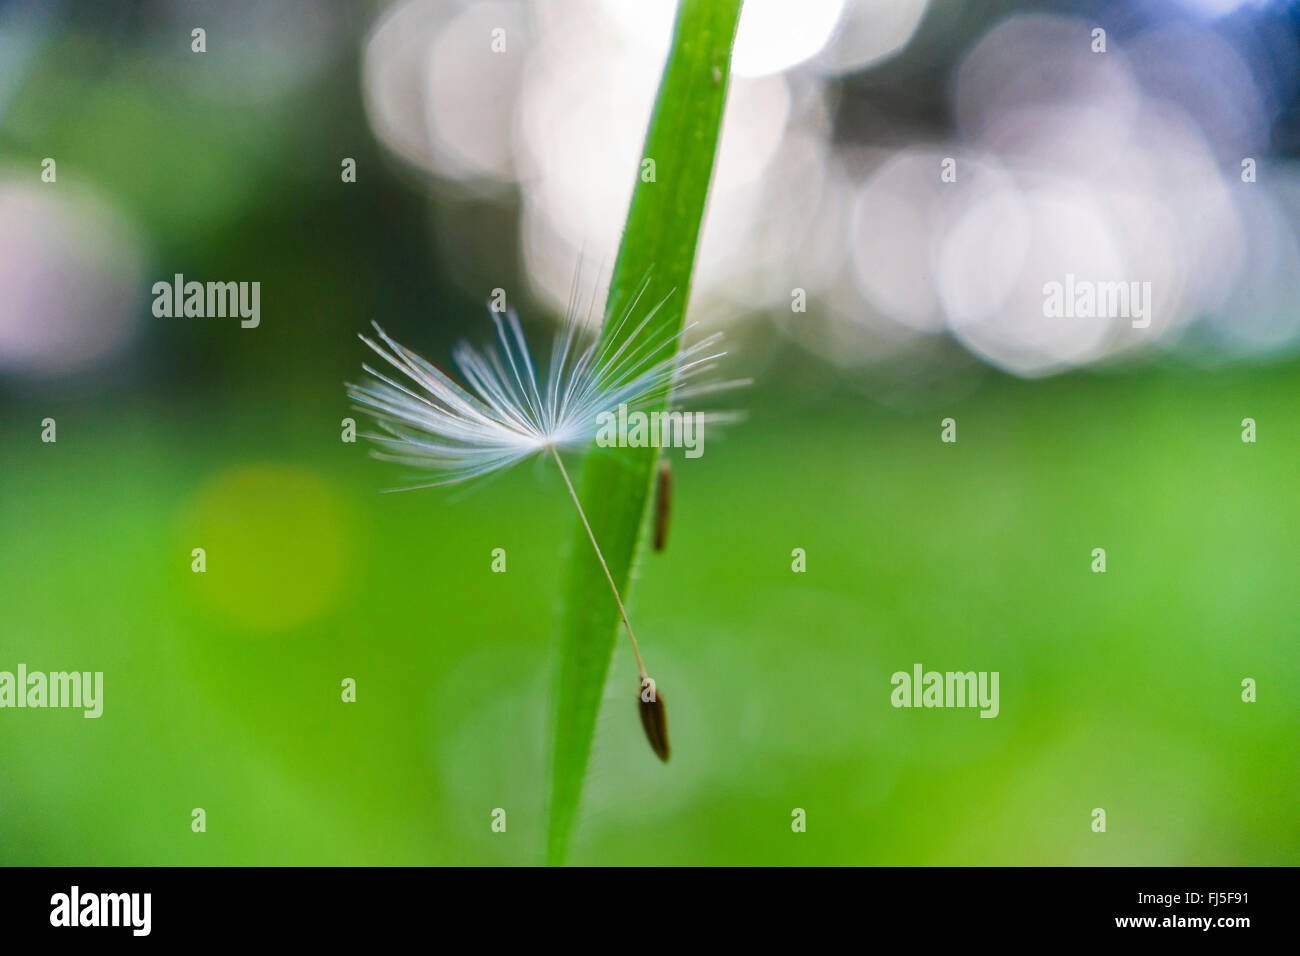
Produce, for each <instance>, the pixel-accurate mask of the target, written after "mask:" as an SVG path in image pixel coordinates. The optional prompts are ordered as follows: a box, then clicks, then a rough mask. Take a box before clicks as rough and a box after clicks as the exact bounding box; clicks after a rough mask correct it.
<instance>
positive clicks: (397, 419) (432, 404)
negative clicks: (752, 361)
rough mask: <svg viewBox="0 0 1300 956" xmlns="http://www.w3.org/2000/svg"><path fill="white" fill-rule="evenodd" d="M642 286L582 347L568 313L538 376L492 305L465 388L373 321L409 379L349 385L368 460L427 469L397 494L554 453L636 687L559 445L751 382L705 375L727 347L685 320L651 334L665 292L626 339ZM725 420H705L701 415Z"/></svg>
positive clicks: (656, 728)
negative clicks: (608, 417)
mask: <svg viewBox="0 0 1300 956" xmlns="http://www.w3.org/2000/svg"><path fill="white" fill-rule="evenodd" d="M648 286H649V277H648V276H647V277H646V279H645V280H643V281H642V283H641V285H640V286H639V287H638V289H637V290H636V292H635V294H634V295H633V297H632V300H631V302H630V304H629V305H628V307H627V308H626V309H625V310H624V311H623V313H622V315H621V316H620V317H619V318H618V320H617V324H616V326H615V328H614V329H613V330H612V334H611V335H609V336H607V337H605V338H603V339H599V340H597V341H594V342H592V343H590V344H588V345H586V346H585V347H582V346H581V345H580V343H579V334H580V332H579V319H578V315H579V313H580V310H579V309H576V308H574V309H571V310H570V315H569V319H568V321H567V322H566V324H565V328H564V329H563V331H562V332H561V333H560V334H559V335H557V336H556V338H555V340H554V343H553V345H552V348H551V358H550V363H549V365H548V367H547V370H546V374H545V376H544V377H543V376H539V375H538V371H537V366H536V364H535V363H534V362H533V359H532V356H531V354H530V353H529V351H528V346H527V343H526V342H525V340H524V334H523V329H522V328H521V327H520V324H519V319H518V317H517V316H516V315H515V313H514V312H513V311H510V312H508V313H507V314H506V316H505V317H504V318H503V317H502V316H501V315H500V314H499V313H496V312H492V313H491V315H492V321H493V324H494V325H495V328H496V336H497V345H496V346H495V347H487V348H484V349H481V350H479V349H475V348H473V347H471V346H469V345H468V344H466V343H463V342H462V343H461V344H460V345H458V346H456V348H455V349H453V351H452V358H453V359H454V360H455V363H456V366H457V367H458V368H459V369H460V372H461V375H462V377H463V379H464V383H465V384H464V385H461V384H460V383H458V382H456V381H455V380H453V379H452V378H451V377H450V376H449V375H447V374H446V373H445V372H443V371H442V370H441V369H439V368H437V367H436V366H435V365H433V364H432V363H430V362H428V361H426V360H425V359H423V358H421V357H420V356H419V355H417V354H416V353H414V352H412V351H411V350H410V349H407V348H406V347H404V346H403V345H401V344H399V343H398V342H396V341H394V340H393V339H392V338H390V337H389V336H388V335H387V334H386V333H385V332H384V331H383V329H381V328H380V327H379V326H378V325H375V332H376V334H377V337H378V340H377V341H376V340H375V339H371V338H367V337H366V336H364V335H363V336H361V340H362V341H363V342H365V343H366V344H367V345H368V346H370V348H371V349H373V350H374V352H375V353H376V354H377V355H378V356H379V357H380V358H382V359H383V360H384V361H385V362H387V363H388V365H390V366H392V367H393V369H396V370H397V371H398V372H400V373H401V376H404V378H405V380H403V379H402V378H401V377H396V378H395V377H390V376H391V373H385V372H382V371H379V370H377V369H375V368H372V367H371V366H369V365H363V366H362V367H363V368H364V369H365V371H366V372H367V373H369V375H370V376H371V377H372V378H373V379H374V380H375V381H373V382H368V383H367V384H364V385H353V384H349V385H348V386H347V393H348V396H349V398H350V399H351V400H352V401H353V403H354V404H355V405H356V407H357V408H358V409H359V410H361V411H364V412H367V413H369V414H370V415H371V416H373V417H374V419H375V421H376V423H377V424H378V426H379V428H380V429H381V431H382V434H379V433H373V434H368V435H366V436H365V437H367V438H369V439H371V440H373V441H375V442H377V443H378V444H379V445H380V448H381V449H382V450H379V451H376V452H375V453H374V454H375V457H377V458H381V459H384V460H386V461H394V462H399V463H401V464H405V465H409V466H412V467H414V468H418V469H421V470H424V471H426V472H429V473H430V480H427V481H421V482H418V483H416V484H413V485H408V486H406V487H403V488H396V489H392V490H394V491H410V490H414V489H417V488H429V487H434V486H437V485H446V484H452V483H455V482H460V481H466V480H469V479H471V478H477V477H481V476H484V475H487V474H490V473H493V472H496V471H500V470H502V469H504V468H508V467H510V466H512V465H515V464H518V463H519V462H521V461H523V460H524V459H526V458H529V457H531V456H532V455H534V454H538V453H542V454H546V453H549V454H550V456H551V457H552V458H553V459H554V460H555V463H556V465H557V466H558V467H559V469H560V475H561V476H562V477H563V478H564V484H565V487H566V488H568V490H569V496H570V497H571V498H572V499H573V504H574V506H575V507H576V508H577V510H578V516H579V518H581V519H582V525H583V527H584V528H585V529H586V531H587V537H588V538H590V540H591V546H592V548H593V549H594V550H595V552H596V557H597V559H598V560H599V561H600V566H601V568H602V569H603V570H604V572H605V578H606V580H607V581H608V582H609V587H610V591H612V592H613V595H614V601H615V603H616V604H617V605H618V611H619V615H620V616H621V617H622V619H623V626H624V627H625V628H626V629H627V636H628V639H629V640H630V641H631V642H632V651H633V653H634V654H635V656H636V666H637V670H638V671H639V672H640V676H641V682H642V686H645V685H646V682H647V681H649V680H650V678H649V677H648V676H647V674H646V669H645V664H644V662H643V661H642V659H641V649H640V646H639V645H638V644H637V640H636V635H635V634H634V633H633V632H632V624H631V622H630V621H629V620H628V616H627V610H626V608H625V607H624V606H623V599H622V597H621V596H620V595H619V593H618V587H617V585H615V583H614V577H613V575H612V574H611V573H610V570H609V566H608V565H607V564H606V563H605V556H604V554H603V553H602V552H601V550H600V544H599V543H598V542H597V541H596V535H595V533H594V532H593V531H592V529H591V524H590V523H589V522H588V521H587V514H586V511H584V510H583V507H582V502H581V501H580V500H579V499H578V493H577V491H576V490H575V489H574V487H573V482H572V481H571V480H570V478H569V473H568V471H567V469H566V468H565V467H564V461H563V460H562V459H561V457H560V451H561V450H564V449H578V448H583V447H586V446H587V445H589V444H590V443H591V442H592V441H594V440H595V437H596V434H597V432H598V431H599V428H600V424H599V423H600V419H601V416H602V415H603V414H604V413H607V412H610V411H612V410H614V409H617V408H618V407H619V406H620V405H626V406H627V407H628V408H629V409H635V408H640V407H646V406H654V405H658V404H661V403H663V402H665V401H666V400H667V399H668V397H669V395H672V396H673V397H674V399H675V400H676V401H680V400H681V399H683V398H689V397H693V396H698V395H702V394H706V393H709V392H715V391H719V390H721V389H726V388H732V387H736V386H740V385H745V384H748V383H747V382H745V381H729V382H710V381H708V379H707V377H706V376H707V373H709V372H711V371H713V370H714V369H716V368H717V361H718V359H720V358H722V356H723V355H724V354H725V353H723V352H721V351H718V350H717V344H718V342H719V341H720V339H721V337H722V336H721V333H716V334H714V335H710V336H707V337H705V338H703V339H701V340H700V341H698V342H695V343H693V344H691V345H688V346H685V347H681V343H682V339H683V337H684V336H685V334H686V333H687V332H688V331H689V330H690V328H691V326H688V327H687V328H685V329H683V330H682V331H681V332H680V333H677V334H675V335H673V334H659V335H655V334H651V333H649V332H647V327H648V326H649V323H650V321H651V320H652V319H653V318H654V316H655V315H656V314H657V313H658V312H659V310H660V309H661V308H663V306H664V303H665V302H666V301H667V299H665V300H663V301H661V302H659V303H658V304H657V305H655V306H654V307H653V308H650V309H649V310H648V311H647V312H646V314H645V316H644V317H643V318H641V319H640V321H639V322H638V323H637V324H636V325H635V326H634V327H632V328H631V330H630V331H629V332H628V333H627V334H626V335H622V334H621V333H622V332H623V329H624V328H625V327H627V325H628V323H629V322H630V321H631V319H632V316H633V315H634V314H636V312H637V310H638V308H639V307H640V303H641V299H642V298H643V297H644V295H645V291H646V289H647V287H648ZM670 295H671V293H670ZM731 418H732V416H723V415H706V416H704V420H705V421H706V422H708V421H714V422H722V421H727V420H731ZM650 686H653V682H651V685H650ZM646 706H647V704H646V703H643V705H642V712H641V716H642V723H643V726H644V727H645V730H646V736H647V738H648V739H649V741H650V745H651V747H653V748H654V751H655V753H656V754H658V755H659V756H660V758H661V759H664V760H666V759H668V737H667V720H666V717H665V716H664V713H663V704H662V702H660V701H657V700H656V701H652V702H649V706H650V707H651V709H652V711H653V713H652V714H651V717H653V719H651V717H648V716H647V711H646V709H645V707H646Z"/></svg>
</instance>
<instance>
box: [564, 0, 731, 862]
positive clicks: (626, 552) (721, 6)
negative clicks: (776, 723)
mask: <svg viewBox="0 0 1300 956" xmlns="http://www.w3.org/2000/svg"><path fill="white" fill-rule="evenodd" d="M739 18H740V0H682V3H681V5H680V6H679V8H678V11H677V20H676V23H675V25H674V27H673V41H672V47H671V49H670V50H669V53H668V59H667V62H666V63H665V66H664V73H663V78H662V79H661V81H660V84H659V92H658V95H657V96H656V98H655V105H654V110H653V112H652V113H651V117H650V125H649V128H648V130H647V132H646V139H645V148H644V150H643V152H642V156H641V161H639V162H638V164H637V169H636V176H637V181H636V189H635V191H634V193H633V196H632V204H631V207H630V208H629V210H628V217H627V224H626V226H625V228H624V232H623V240H622V242H621V244H620V245H619V251H618V257H617V259H616V260H615V263H614V271H613V275H612V277H611V280H610V288H609V296H608V299H607V303H606V309H605V331H604V338H605V339H606V341H607V342H609V343H618V342H620V341H621V339H623V338H626V337H627V336H628V335H630V334H631V332H632V330H633V329H634V328H635V326H636V324H637V323H635V322H626V323H623V324H622V325H621V326H620V325H619V324H618V323H614V322H611V321H610V318H611V317H612V316H617V315H620V314H621V312H622V310H624V309H626V308H627V307H628V304H629V303H630V302H631V301H632V300H633V296H634V295H635V294H636V291H637V287H638V286H639V285H640V284H641V283H642V282H643V281H644V280H645V278H646V276H649V287H648V288H646V289H645V290H644V294H643V297H642V299H641V303H642V304H645V303H650V304H654V303H658V302H660V301H663V300H665V299H666V300H667V301H666V302H665V304H664V306H663V307H662V308H661V309H659V310H658V312H656V313H655V315H654V317H653V319H652V320H651V322H650V323H649V325H647V327H646V328H645V329H643V330H642V332H641V334H643V335H646V336H654V337H656V339H658V337H659V336H664V335H669V336H671V335H675V334H677V333H678V332H680V330H681V328H682V321H683V318H684V315H685V312H686V304H687V301H688V300H689V297H690V286H691V272H692V269H693V267H694V263H695V248H696V244H697V242H698V241H699V232H700V223H701V221H702V220H703V217H704V209H705V203H706V201H707V199H708V192H709V181H710V179H711V177H712V174H713V161H714V157H715V154H716V152H717V145H718V136H719V132H720V129H721V125H722V112H723V105H724V103H725V101H726V92H727V80H728V77H729V74H730V69H731V45H732V41H733V40H734V38H735V33H736V24H737V21H738V20H739ZM645 160H653V161H654V166H653V168H654V176H653V179H651V178H650V177H648V176H646V175H645V170H646V169H647V164H645V163H644V161H645ZM609 451H610V454H608V455H589V456H588V458H587V462H586V465H585V466H584V469H583V474H582V495H581V498H582V501H583V503H584V504H585V507H586V510H585V512H584V513H583V521H582V524H581V525H580V526H579V527H578V528H577V529H575V532H574V544H573V547H572V548H571V551H570V560H569V565H568V568H567V572H566V579H565V584H564V604H563V608H562V612H561V623H560V648H559V660H558V674H557V678H556V686H555V695H556V696H555V712H554V718H553V721H552V727H551V732H552V754H551V778H550V807H549V819H548V831H547V844H546V859H547V862H548V863H551V864H562V863H563V862H564V860H565V858H566V856H567V853H568V847H569V843H570V841H571V838H572V833H573V828H574V821H575V820H576V819H577V813H578V807H579V803H580V800H581V796H582V786H583V779H584V777H585V775H586V770H587V763H588V760H589V758H590V755H591V743H592V738H593V736H594V733H595V728H596V717H597V714H598V712H599V709H600V702H601V699H602V697H603V694H604V687H605V680H606V677H607V676H608V673H609V663H610V656H611V654H612V653H613V648H614V641H615V638H616V636H617V631H618V624H619V621H618V616H617V615H616V614H615V610H616V608H615V606H614V604H611V603H610V601H609V600H608V599H607V598H605V597H604V591H605V584H606V579H607V580H608V584H609V585H610V587H612V588H613V589H614V591H615V593H616V594H621V595H623V597H624V598H626V597H627V595H628V589H629V585H630V584H631V569H632V564H633V560H634V558H635V555H636V550H637V544H638V541H639V539H640V535H641V529H642V524H643V521H644V518H645V513H646V504H647V502H648V500H649V497H650V487H651V484H652V482H653V480H654V473H655V463H656V459H657V457H658V449H655V448H627V449H610V450H609ZM566 479H567V476H566ZM571 490H572V489H571ZM577 498H578V494H577V492H574V499H575V501H576V500H577ZM588 537H590V539H591V541H592V543H596V542H599V543H598V544H597V545H596V552H597V554H593V553H592V550H591V549H589V548H588V547H587V540H586V539H587V538H588ZM602 551H603V555H602V556H600V557H597V555H599V554H601V552H602ZM620 603H621V602H620ZM619 610H621V607H620V608H619ZM629 632H630V629H629ZM628 703H629V707H628V719H629V720H631V719H632V712H633V711H632V706H631V705H632V703H633V701H632V695H631V694H629V695H628ZM647 756H648V755H647Z"/></svg>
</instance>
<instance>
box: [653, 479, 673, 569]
mask: <svg viewBox="0 0 1300 956" xmlns="http://www.w3.org/2000/svg"><path fill="white" fill-rule="evenodd" d="M672 517H673V463H672V461H670V460H669V459H668V458H660V459H659V474H658V475H656V476H655V550H656V551H662V550H663V549H664V548H666V547H668V524H669V522H670V521H672Z"/></svg>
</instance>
